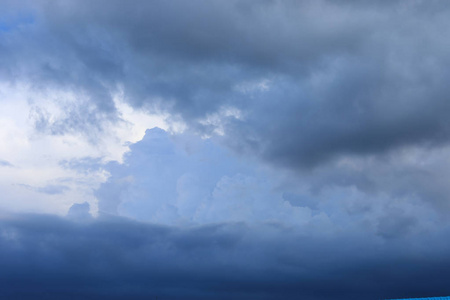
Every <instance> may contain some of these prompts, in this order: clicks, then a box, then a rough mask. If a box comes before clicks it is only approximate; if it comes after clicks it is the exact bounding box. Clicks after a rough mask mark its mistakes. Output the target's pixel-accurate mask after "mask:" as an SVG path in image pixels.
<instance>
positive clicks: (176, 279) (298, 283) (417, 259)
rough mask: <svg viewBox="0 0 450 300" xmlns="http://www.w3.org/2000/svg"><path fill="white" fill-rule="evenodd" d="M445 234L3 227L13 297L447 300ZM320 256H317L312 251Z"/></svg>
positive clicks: (111, 221)
mask: <svg viewBox="0 0 450 300" xmlns="http://www.w3.org/2000/svg"><path fill="white" fill-rule="evenodd" d="M447 236H448V233H443V234H439V235H430V236H416V237H415V241H412V240H408V239H406V240H402V241H401V242H400V243H390V244H384V243H383V242H380V241H379V240H378V241H374V240H372V241H368V240H367V239H362V238H361V236H358V235H345V234H344V235H336V236H333V237H324V236H320V235H318V236H315V237H311V236H304V235H302V234H299V233H297V232H295V231H291V230H286V228H283V227H278V226H275V225H267V224H266V225H264V224H260V225H258V226H253V227H252V226H250V227H249V226H247V225H245V224H243V223H235V224H216V225H207V226H200V227H191V228H189V227H188V228H177V227H164V226H159V225H150V224H144V223H138V222H135V221H130V220H126V219H120V218H106V219H105V218H100V219H97V220H95V221H89V220H88V221H85V222H74V221H69V220H66V219H61V218H58V217H51V216H42V215H41V216H39V215H16V216H10V217H9V218H6V219H3V220H2V221H1V235H0V244H1V246H2V247H1V250H0V253H1V255H0V263H1V265H2V268H1V269H0V278H2V280H1V284H0V285H1V289H0V295H1V296H2V297H4V298H8V299H13V298H20V299H36V298H40V299H75V298H83V299H123V298H127V299H148V298H155V297H156V296H158V299H229V298H230V297H231V298H233V299H280V298H282V299H299V298H301V299H307V300H309V299H311V300H312V299H361V298H364V299H381V298H383V299H384V298H388V297H389V298H391V297H413V296H417V297H418V296H426V295H444V294H445V293H447V294H448V293H449V292H450V290H449V288H448V282H447V278H448V276H450V274H448V269H449V268H448V266H449V264H450V262H449V260H448V255H447V253H448V250H449V245H448V243H447V242H446V241H447V240H448V239H447V238H446V237H447ZM318 249H320V250H318Z"/></svg>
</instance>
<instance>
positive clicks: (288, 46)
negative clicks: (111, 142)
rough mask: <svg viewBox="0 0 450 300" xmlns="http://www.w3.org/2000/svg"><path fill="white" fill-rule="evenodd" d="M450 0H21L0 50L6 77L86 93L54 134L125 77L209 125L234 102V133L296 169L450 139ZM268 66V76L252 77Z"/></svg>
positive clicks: (244, 145)
mask: <svg viewBox="0 0 450 300" xmlns="http://www.w3.org/2000/svg"><path fill="white" fill-rule="evenodd" d="M13 7H14V6H13ZM23 7H26V8H23ZM448 9H449V7H448V4H447V3H446V2H445V1H433V2H432V3H430V2H427V1H416V2H408V3H404V2H401V1H390V2H385V1H380V2H378V1H376V2H372V1H370V2H369V1H363V2H344V1H301V2H298V1H260V2H257V3H254V2H250V1H213V2H211V1H191V2H189V3H185V2H183V1H176V2H171V3H167V2H164V1H152V2H146V1H136V2H134V3H133V4H132V5H130V4H129V3H124V2H121V1H107V2H105V1H100V0H97V1H92V3H91V5H90V6H89V7H85V6H84V5H81V4H80V3H79V2H76V1H63V2H59V3H57V4H55V3H54V2H48V1H40V2H33V3H32V4H31V3H29V5H28V6H21V9H16V11H23V10H25V11H31V12H32V14H34V19H33V20H34V21H33V22H31V23H30V22H29V21H27V22H25V21H23V22H22V23H21V22H20V19H16V20H15V21H10V23H13V24H10V25H9V27H8V28H9V29H8V30H7V31H5V32H3V33H2V34H3V36H4V37H5V38H4V39H3V41H2V45H1V46H2V47H0V49H2V57H3V60H2V62H1V64H2V66H3V68H2V69H3V70H5V71H4V72H3V76H4V77H3V78H5V77H6V76H8V78H12V80H24V79H25V80H33V82H34V85H35V86H36V87H40V88H42V87H46V88H48V87H56V88H63V89H69V90H72V91H74V92H75V93H77V94H83V95H85V98H86V99H88V100H87V101H89V103H90V105H92V107H93V110H92V111H91V112H88V113H85V112H83V109H85V106H83V105H82V106H80V107H78V108H77V109H75V110H74V112H73V113H71V114H69V116H68V118H66V119H64V120H62V121H61V122H60V123H58V122H56V123H55V124H54V126H52V127H51V130H50V132H52V133H54V134H57V133H59V132H61V131H65V130H69V128H78V129H82V128H83V126H85V125H86V124H98V123H102V122H104V120H105V119H107V120H110V119H111V118H113V116H114V112H115V109H114V104H113V102H112V101H111V95H112V94H113V93H114V92H117V91H118V90H119V89H122V90H123V91H124V95H125V97H126V99H127V100H128V101H129V102H130V103H131V104H132V105H134V106H135V107H145V108H146V109H159V110H161V109H162V110H166V111H169V112H171V113H173V114H177V115H180V116H181V117H182V118H183V119H184V120H185V121H186V122H187V123H188V124H189V125H190V128H191V129H194V130H196V131H199V132H202V133H210V131H211V130H213V128H214V126H211V124H210V125H205V124H204V123H202V122H199V121H200V120H202V119H203V118H205V117H207V116H208V115H209V114H214V113H217V112H218V111H220V109H222V108H223V107H236V108H238V109H240V110H241V111H242V112H243V115H244V116H245V117H244V118H243V119H241V120H238V119H234V118H226V117H224V121H223V123H224V124H225V132H226V138H225V140H224V142H225V143H226V144H227V145H229V146H230V147H233V148H234V149H236V150H238V151H242V152H249V153H251V154H254V153H256V154H257V155H259V156H260V157H261V158H263V159H266V160H268V161H270V162H274V163H276V164H280V165H283V166H288V167H290V168H295V169H298V168H304V167H311V166H317V165H320V164H322V163H324V162H327V161H329V160H331V159H333V158H335V157H339V156H342V155H354V154H357V155H370V154H379V153H386V152H389V151H391V150H392V149H396V148H399V147H402V146H405V145H420V146H427V147H434V146H436V145H441V144H446V143H447V141H448V137H449V124H448V121H447V114H448V112H449V105H448V104H447V103H448V101H447V100H446V99H447V97H448V94H449V91H448V85H447V83H446V80H445V78H448V75H449V74H448V69H449V68H448V67H447V65H448V63H449V60H448V55H447V51H446V49H447V46H446V43H445V41H446V40H447V39H448V35H449V32H448V30H446V28H448V14H449V10H448ZM13 11H14V10H13ZM14 25H16V26H14ZM30 49H33V51H31V50H30ZM13 66H16V68H13ZM17 66H19V67H17ZM261 80H268V82H269V83H268V89H267V90H258V89H256V90H255V88H254V87H255V85H256V86H257V83H258V82H260V81H261ZM252 84H253V88H249V87H248V86H249V85H250V86H252ZM246 85H247V88H242V87H243V86H246ZM239 87H240V88H239ZM79 116H85V117H83V118H80V117H79ZM39 124H41V123H39ZM45 124H46V123H45ZM80 124H82V125H83V126H81V125H80ZM80 126H81V127H80ZM44 127H45V128H48V126H44ZM84 130H85V131H87V132H89V131H88V130H86V129H84Z"/></svg>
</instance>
